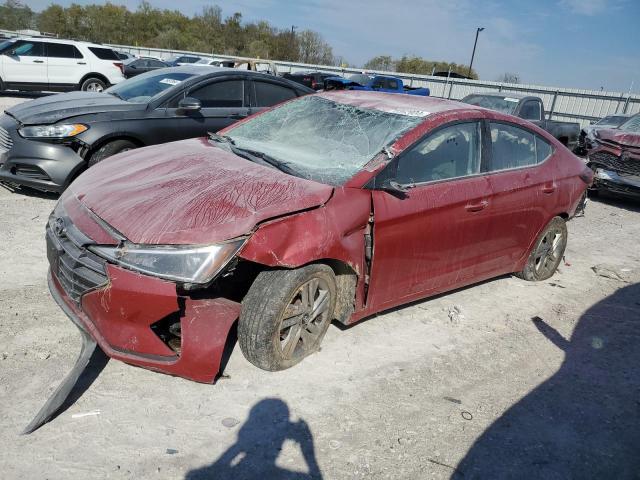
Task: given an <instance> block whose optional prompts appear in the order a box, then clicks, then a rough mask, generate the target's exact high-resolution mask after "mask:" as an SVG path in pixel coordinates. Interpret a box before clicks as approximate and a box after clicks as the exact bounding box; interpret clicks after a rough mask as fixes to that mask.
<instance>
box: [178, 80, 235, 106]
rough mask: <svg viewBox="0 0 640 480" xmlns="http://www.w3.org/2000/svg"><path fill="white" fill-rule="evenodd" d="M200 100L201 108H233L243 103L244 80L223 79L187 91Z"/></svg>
mask: <svg viewBox="0 0 640 480" xmlns="http://www.w3.org/2000/svg"><path fill="white" fill-rule="evenodd" d="M188 96H189V97H194V98H197V99H198V100H200V102H201V103H202V108H234V107H242V106H243V105H244V101H243V98H244V82H243V81H242V80H225V81H222V82H215V83H210V84H208V85H205V86H204V87H200V88H198V89H196V90H193V91H191V92H190V93H189V95H188Z"/></svg>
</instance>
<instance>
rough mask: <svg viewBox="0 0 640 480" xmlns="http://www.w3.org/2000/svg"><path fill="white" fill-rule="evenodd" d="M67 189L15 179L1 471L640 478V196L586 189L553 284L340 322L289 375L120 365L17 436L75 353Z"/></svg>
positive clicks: (235, 368) (237, 366) (1, 295)
mask: <svg viewBox="0 0 640 480" xmlns="http://www.w3.org/2000/svg"><path fill="white" fill-rule="evenodd" d="M10 101H12V100H11V99H8V98H6V97H5V98H3V97H0V106H4V107H5V108H6V106H7V104H8V103H9V102H10ZM54 203H55V197H52V196H46V195H37V194H33V193H31V194H25V193H14V192H10V191H8V190H6V189H4V188H0V245H1V246H2V247H1V248H2V255H1V256H0V305H2V309H1V310H0V405H1V406H2V407H1V408H0V431H1V432H2V434H1V436H0V471H2V478H6V479H22V478H24V479H44V478H47V479H93V478H99V479H102V478H114V479H119V478H123V479H129V478H134V479H141V478H145V479H146V478H152V479H182V478H187V479H209V478H215V479H226V478H233V479H245V478H247V479H248V478H261V479H271V478H287V479H289V478H301V479H303V478H324V479H352V478H353V479H355V478H367V479H383V478H384V479H421V478H450V477H454V478H465V479H467V478H490V479H493V478H541V479H542V478H544V479H556V478H557V479H560V478H580V479H584V478H618V479H620V478H640V370H639V369H638V365H640V283H638V282H640V251H639V249H638V246H639V240H638V239H639V238H640V204H635V205H634V204H632V203H623V202H620V201H604V200H601V201H593V202H591V203H590V204H589V206H588V209H587V214H586V216H585V217H581V218H576V219H574V220H572V221H571V222H570V223H569V246H568V250H567V253H566V263H564V264H563V265H562V266H561V268H560V271H559V273H557V274H556V275H555V276H554V277H552V278H551V279H550V280H548V281H545V282H541V283H536V284H534V283H528V282H525V281H522V280H519V279H517V278H512V277H503V278H499V279H496V280H493V281H489V282H485V283H482V284H480V285H476V286H473V287H469V288H465V289H462V290H459V291H456V292H454V293H451V294H448V295H443V296H439V297H437V298H434V299H430V300H426V301H423V302H419V303H415V304H412V305H410V306H407V307H404V308H400V309H396V310H393V311H390V312H387V313H385V314H382V315H379V316H377V317H375V318H372V319H370V320H367V321H365V322H362V323H360V324H358V325H356V326H354V327H352V328H349V329H346V330H341V329H339V328H337V327H331V328H330V330H329V332H328V333H327V336H326V338H325V340H324V348H323V349H322V351H320V352H319V353H317V354H315V355H313V356H311V357H309V358H308V359H306V360H305V361H303V362H302V363H301V364H300V365H298V366H297V367H295V368H292V369H290V370H287V371H284V372H279V373H268V372H264V371H261V370H258V369H257V368H255V367H253V366H252V365H250V364H249V363H248V362H247V361H246V360H245V359H244V358H243V356H242V353H241V352H240V351H239V348H237V347H236V348H235V350H234V352H233V354H232V356H231V358H230V361H229V364H228V366H227V370H226V373H227V375H229V378H226V379H223V380H221V381H219V382H218V383H217V384H216V385H202V384H197V383H193V382H189V381H186V380H182V379H179V378H173V377H170V376H166V375H161V374H157V373H153V372H150V371H146V370H142V369H139V368H134V367H131V366H127V365H125V364H123V363H120V362H117V361H111V362H109V363H108V364H107V365H106V367H105V368H104V370H103V371H102V372H101V373H100V374H99V376H98V377H97V378H96V379H95V381H94V382H93V384H92V385H91V386H90V387H89V388H88V389H87V391H86V392H85V393H84V394H83V395H82V396H81V397H80V398H79V399H77V401H76V402H75V403H73V404H72V405H71V406H70V407H69V408H68V409H67V410H66V411H64V412H63V413H62V414H60V416H59V417H58V418H57V419H55V420H54V421H53V422H51V423H49V424H47V425H45V426H44V427H42V428H41V429H40V430H38V431H36V432H35V433H33V434H31V435H29V436H20V435H19V433H20V431H21V429H22V428H23V427H24V426H25V425H26V424H27V423H28V422H29V420H31V418H32V416H33V415H34V414H35V413H36V412H37V411H38V409H39V408H40V407H41V406H42V404H43V402H44V401H45V400H46V399H47V398H48V397H49V395H50V394H51V393H52V391H53V389H54V388H55V387H56V386H57V385H58V383H59V382H60V381H61V380H62V378H63V377H64V375H65V374H66V373H67V372H68V371H69V369H70V368H71V367H72V365H73V363H74V361H75V358H76V356H77V353H78V351H79V347H80V335H79V333H78V331H77V330H76V328H75V327H74V326H73V324H72V323H71V322H70V321H69V320H68V319H67V318H66V316H65V315H64V313H63V312H62V311H61V310H60V309H59V308H58V307H57V306H56V304H55V303H54V301H53V300H52V298H51V296H50V295H49V292H48V290H47V286H46V272H47V260H46V254H45V243H44V236H43V234H44V226H45V222H46V220H47V216H48V214H49V212H50V211H51V209H52V208H53V206H54Z"/></svg>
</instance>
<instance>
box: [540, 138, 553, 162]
mask: <svg viewBox="0 0 640 480" xmlns="http://www.w3.org/2000/svg"><path fill="white" fill-rule="evenodd" d="M552 153H553V148H552V147H551V145H550V144H549V143H548V142H547V141H546V140H543V139H542V137H539V136H538V135H536V158H537V160H538V163H542V162H544V161H545V160H546V159H547V158H549V157H550V156H551V154H552Z"/></svg>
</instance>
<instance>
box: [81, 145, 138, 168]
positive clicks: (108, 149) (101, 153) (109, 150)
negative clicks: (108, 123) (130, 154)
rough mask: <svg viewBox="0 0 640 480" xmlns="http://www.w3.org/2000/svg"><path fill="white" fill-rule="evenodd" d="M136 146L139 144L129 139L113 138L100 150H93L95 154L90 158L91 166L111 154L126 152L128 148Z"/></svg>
mask: <svg viewBox="0 0 640 480" xmlns="http://www.w3.org/2000/svg"><path fill="white" fill-rule="evenodd" d="M136 147H137V145H136V144H135V143H133V142H130V141H129V140H113V141H111V142H108V143H105V144H104V145H103V146H101V147H100V148H99V149H98V150H96V151H95V152H93V155H91V158H89V167H93V166H94V165H95V164H96V163H99V162H101V161H102V160H104V159H105V158H107V157H110V156H111V155H115V154H116V153H122V152H126V151H127V150H132V149H134V148H136Z"/></svg>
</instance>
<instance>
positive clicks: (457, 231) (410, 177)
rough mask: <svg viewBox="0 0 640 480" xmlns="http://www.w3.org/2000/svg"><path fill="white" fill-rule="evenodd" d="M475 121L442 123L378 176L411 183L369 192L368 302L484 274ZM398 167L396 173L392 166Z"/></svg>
mask: <svg viewBox="0 0 640 480" xmlns="http://www.w3.org/2000/svg"><path fill="white" fill-rule="evenodd" d="M481 125H482V123H481V121H480V120H473V121H465V122H455V123H451V124H447V125H445V126H443V127H440V128H438V129H437V130H435V131H433V132H431V133H429V134H427V136H425V137H424V138H423V139H422V140H421V141H419V142H418V143H417V144H415V145H414V146H413V147H411V148H409V149H408V150H406V151H405V152H403V153H402V154H401V155H400V156H399V157H397V158H396V159H395V160H394V161H393V162H392V163H391V164H390V165H389V167H387V169H385V171H384V172H382V174H381V175H379V176H378V178H376V187H377V186H378V184H379V182H380V181H381V179H382V178H383V177H386V178H387V179H393V180H395V181H396V182H398V183H401V184H410V185H411V184H415V186H414V187H413V188H410V189H409V190H408V191H407V192H406V194H405V195H395V194H392V193H389V192H386V191H381V190H377V189H376V190H374V191H373V211H374V231H373V261H372V266H371V269H372V270H371V283H370V289H369V292H370V294H369V298H370V300H369V301H368V302H367V303H369V304H370V305H371V306H372V307H373V308H374V309H379V308H388V307H391V306H394V305H397V304H400V303H402V302H404V301H408V300H411V299H412V298H417V297H420V296H425V295H429V294H433V293H437V292H441V291H445V290H449V289H451V288H455V287H456V286H460V285H465V284H469V283H472V282H473V281H476V280H478V279H480V278H483V273H484V272H485V271H486V265H485V264H486V263H487V262H489V261H490V259H491V254H490V252H488V251H487V244H488V243H490V241H491V239H490V236H489V225H490V214H491V207H492V206H491V203H490V201H489V196H490V193H491V190H490V187H489V181H488V180H487V178H486V176H484V175H483V174H482V173H481V168H480V164H481V160H482V156H483V148H482V131H483V130H482V128H481ZM394 169H395V171H394Z"/></svg>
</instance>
